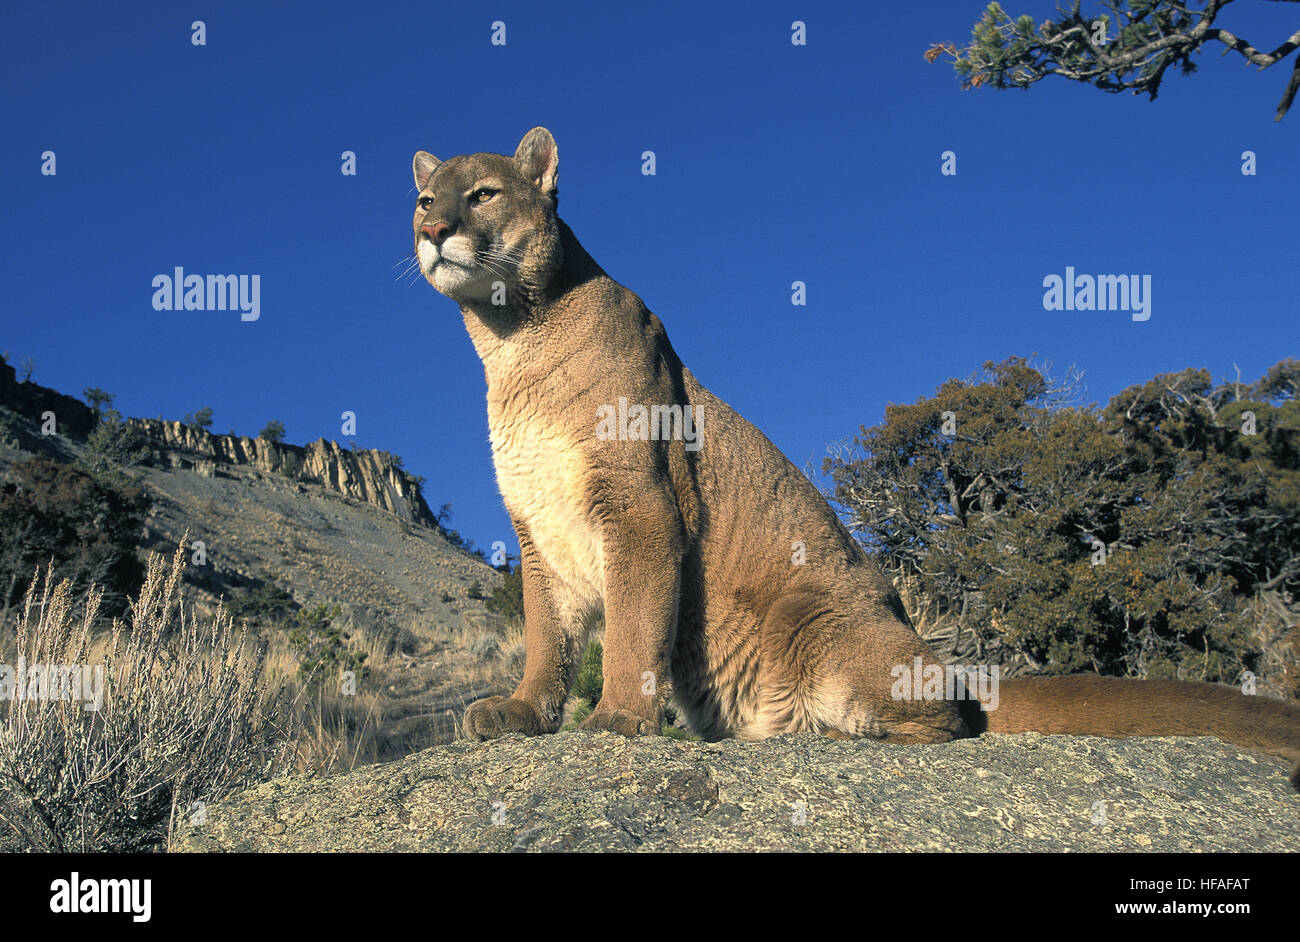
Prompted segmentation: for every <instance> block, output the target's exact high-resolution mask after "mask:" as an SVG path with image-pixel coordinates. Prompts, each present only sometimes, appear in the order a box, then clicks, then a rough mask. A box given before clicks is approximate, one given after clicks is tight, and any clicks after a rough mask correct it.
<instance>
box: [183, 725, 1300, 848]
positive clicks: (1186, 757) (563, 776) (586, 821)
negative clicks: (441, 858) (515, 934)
mask: <svg viewBox="0 0 1300 942" xmlns="http://www.w3.org/2000/svg"><path fill="white" fill-rule="evenodd" d="M1297 849H1300V795H1298V794H1296V793H1295V792H1294V791H1293V790H1292V789H1291V788H1290V786H1289V785H1288V784H1287V782H1286V778H1285V773H1284V770H1283V768H1282V766H1281V765H1280V764H1278V763H1276V762H1274V761H1272V760H1270V759H1268V758H1267V757H1262V756H1258V755H1254V754H1247V753H1243V752H1240V751H1238V750H1237V749H1235V748H1233V747H1230V746H1226V745H1224V744H1222V743H1220V742H1218V741H1217V740H1214V739H1188V738H1160V739H1128V740H1108V739H1097V738H1091V737H1073V736H1042V735H1039V734H1032V733H1031V734H1027V735H1022V736H988V737H984V738H982V739H977V740H965V741H961V742H956V743H947V744H943V745H927V746H884V745H880V744H878V743H873V742H867V741H859V742H853V741H843V740H829V739H824V738H821V737H817V736H811V735H801V736H784V737H780V738H777V739H771V740H767V741H764V742H740V741H736V740H729V741H724V742H720V743H700V742H687V741H680V740H673V739H667V738H662V737H649V738H639V739H626V738H624V737H622V736H619V735H616V734H612V733H589V732H574V733H561V734H558V735H555V736H540V737H536V738H532V739H523V738H520V737H512V738H507V739H503V740H497V741H495V742H488V743H478V744H474V743H466V742H459V743H453V744H451V745H447V746H439V747H435V748H432V749H428V750H425V751H423V752H419V753H415V754H412V755H410V756H407V757H406V758H405V759H401V760H399V761H396V762H392V763H387V764H383V765H372V766H368V767H365V768H363V769H359V770H357V771H356V772H353V773H350V774H347V775H342V776H336V777H329V778H289V779H280V780H277V781H275V782H271V783H268V784H265V785H262V786H260V787H258V788H255V789H251V790H249V791H247V792H244V793H242V794H240V795H237V796H235V797H233V798H232V799H230V800H229V801H227V802H224V803H221V804H218V805H214V806H210V807H209V808H208V809H207V817H206V821H205V822H204V823H203V824H189V823H187V824H186V825H185V826H184V827H182V828H181V829H180V831H179V836H178V840H177V844H176V846H175V847H173V850H181V851H492V852H504V851H511V850H514V851H523V850H527V851H557V850H577V851H604V850H619V851H624V850H626V851H632V850H640V851H672V850H732V851H763V850H791V851H796V850H798V851H807V850H816V851H835V850H855V851H899V850H912V851H923V850H924V851H932V850H946V851H1189V850H1190V851H1294V850H1297Z"/></svg>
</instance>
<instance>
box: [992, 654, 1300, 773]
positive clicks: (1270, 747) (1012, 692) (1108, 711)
mask: <svg viewBox="0 0 1300 942" xmlns="http://www.w3.org/2000/svg"><path fill="white" fill-rule="evenodd" d="M974 712H978V713H981V714H982V717H983V719H979V718H974V717H972V718H973V719H974V726H975V731H976V732H990V733H1028V732H1035V733H1062V734H1072V735H1078V736H1110V737H1119V736H1217V737H1218V738H1219V739H1223V740H1226V741H1227V742H1230V743H1234V744H1235V745H1238V746H1242V747H1245V748H1248V749H1259V750H1262V751H1264V752H1269V753H1272V754H1273V755H1275V756H1279V757H1281V758H1283V759H1285V760H1286V761H1287V763H1288V764H1289V766H1290V768H1291V775H1290V781H1291V784H1292V785H1293V786H1294V787H1295V788H1296V789H1297V790H1300V705H1297V704H1294V703H1288V702H1284V701H1281V700H1271V699H1268V698H1265V697H1253V696H1248V695H1246V694H1243V693H1241V691H1240V690H1239V689H1238V688H1236V687H1225V686H1222V685H1220V684H1203V683H1193V682H1189V681H1181V680H1127V679H1124V678H1121V677H1100V676H1098V675H1096V674H1075V675H1070V676H1064V677H1017V678H1013V679H1011V680H1006V681H1003V682H1002V683H1001V684H1000V685H999V690H998V705H997V708H996V709H993V710H989V711H987V712H985V711H974Z"/></svg>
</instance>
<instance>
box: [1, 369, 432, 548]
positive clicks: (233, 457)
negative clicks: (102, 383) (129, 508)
mask: <svg viewBox="0 0 1300 942" xmlns="http://www.w3.org/2000/svg"><path fill="white" fill-rule="evenodd" d="M0 406H3V407H4V408H7V409H9V410H10V411H12V412H13V413H15V414H16V415H18V416H20V417H21V418H22V419H24V420H25V421H24V422H23V423H22V424H23V425H24V426H26V427H27V428H26V429H16V430H15V433H16V434H18V436H19V439H20V443H21V444H22V445H23V446H24V447H26V448H28V449H29V450H46V449H42V448H41V447H40V446H41V445H42V442H41V441H40V438H41V436H39V434H37V433H36V432H35V430H36V429H39V427H40V425H41V422H42V416H43V415H44V414H45V413H47V412H52V413H53V414H54V417H55V421H56V423H57V432H58V434H59V435H60V436H62V437H63V438H66V439H69V440H71V441H73V442H77V443H83V442H85V440H86V436H88V435H89V434H90V432H91V430H92V429H93V428H94V427H95V423H96V422H97V421H98V419H97V418H96V416H95V413H94V410H92V409H91V408H90V406H88V405H86V404H85V403H84V402H82V401H81V400H80V399H75V398H73V397H72V396H65V395H64V394H63V393H60V392H56V391H55V390H53V389H47V388H46V387H44V386H41V385H39V384H37V383H32V382H25V383H20V382H18V379H17V374H16V373H15V371H14V368H13V367H12V366H10V365H9V364H8V363H4V362H0ZM127 424H129V425H130V426H131V427H132V428H134V429H136V430H137V431H138V432H139V433H140V434H141V435H142V436H143V437H144V439H145V445H146V447H147V448H148V449H149V452H150V456H151V459H152V463H153V464H155V465H157V466H159V467H164V468H168V467H170V468H179V469H184V470H189V471H195V472H197V473H198V474H201V475H204V476H205V477H216V476H220V475H221V474H222V469H223V467H224V468H237V467H248V468H252V469H254V470H257V471H265V472H274V473H277V474H282V475H284V476H286V477H288V478H291V479H293V480H297V481H304V482H313V483H317V484H322V485H324V486H325V487H327V488H329V489H330V490H333V491H337V492H338V493H340V494H343V495H345V496H347V497H351V498H354V499H356V500H359V501H362V502H364V503H367V504H373V505H374V506H376V507H379V508H381V509H383V510H386V511H388V512H389V513H391V514H393V515H395V516H396V517H398V518H399V519H401V520H405V521H407V522H409V523H419V524H423V525H425V526H429V527H436V526H437V520H436V519H435V518H434V516H433V513H432V512H431V511H430V510H429V505H428V504H427V503H425V500H424V498H423V497H422V496H421V494H420V486H419V484H418V482H417V481H416V479H415V477H414V476H412V475H410V474H408V473H407V472H406V471H404V470H402V469H401V468H400V467H398V464H397V459H396V458H394V457H393V455H391V454H389V453H388V452H386V451H375V450H373V449H367V450H364V451H354V450H352V449H350V448H344V447H341V446H340V445H339V444H338V442H332V441H326V440H325V439H323V438H322V439H320V440H319V441H315V442H312V443H311V444H309V445H307V446H305V447H304V446H301V445H283V444H275V443H273V442H268V441H264V440H262V439H260V438H248V437H247V436H243V435H213V434H212V433H210V432H207V431H205V430H203V429H201V428H194V427H193V426H188V425H184V424H182V423H181V422H168V421H164V420H162V419H128V420H127ZM24 431H26V432H27V434H23V432H24Z"/></svg>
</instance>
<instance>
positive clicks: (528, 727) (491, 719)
mask: <svg viewBox="0 0 1300 942" xmlns="http://www.w3.org/2000/svg"><path fill="white" fill-rule="evenodd" d="M461 726H462V727H463V729H464V731H465V735H466V736H467V737H469V738H470V739H475V740H480V739H496V738H497V737H498V736H504V735H506V734H507V733H523V734H524V735H525V736H536V735H537V734H539V733H544V732H546V728H545V727H544V726H543V725H542V718H541V717H540V716H538V715H537V711H536V710H534V709H533V705H532V704H531V703H528V702H526V701H524V700H515V699H513V698H509V697H488V698H486V699H484V700H478V701H476V702H474V703H471V704H470V705H469V709H467V710H466V711H465V719H464V721H463V722H462V723H461Z"/></svg>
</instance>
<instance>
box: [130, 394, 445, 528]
mask: <svg viewBox="0 0 1300 942" xmlns="http://www.w3.org/2000/svg"><path fill="white" fill-rule="evenodd" d="M128 424H129V425H130V426H131V427H132V428H135V429H137V430H138V431H139V432H140V433H141V434H142V435H143V436H144V438H145V440H146V442H147V443H148V445H149V448H150V450H151V452H152V454H153V458H154V460H155V461H156V462H158V463H160V464H162V465H164V466H170V467H173V468H181V469H184V470H188V471H195V472H197V473H199V474H202V475H205V476H207V477H214V476H216V475H219V474H221V471H222V466H228V467H250V468H253V469H255V470H258V471H265V472H268V473H276V474H283V475H285V476H286V477H289V478H292V479H294V480H299V481H311V482H314V483H317V484H323V485H324V486H325V487H328V488H329V489H330V490H333V491H337V492H338V493H340V494H343V495H345V496H347V497H352V498H355V499H356V500H360V501H363V502H365V503H367V504H374V505H375V506H376V507H380V508H382V509H384V510H386V511H388V512H389V513H391V514H393V515H395V516H397V517H398V518H400V519H402V520H406V521H408V522H411V523H420V524H423V525H425V526H429V527H435V526H437V520H436V519H435V518H434V516H433V513H432V512H431V511H430V510H429V505H428V504H427V503H425V500H424V498H423V497H422V496H421V494H420V487H419V484H418V483H417V481H416V479H415V478H414V477H413V476H412V475H410V474H407V473H406V472H405V471H403V470H402V469H401V468H399V467H398V466H397V463H396V459H395V458H394V457H393V456H392V455H391V454H389V453H388V452H386V451H375V450H373V449H366V450H364V451H354V450H352V449H350V448H343V447H341V446H340V445H339V444H338V442H333V441H326V440H325V439H323V438H322V439H319V440H317V441H314V442H311V443H310V444H308V445H306V446H305V447H304V446H301V445H285V444H277V443H275V442H268V441H265V440H264V439H260V438H249V437H248V436H246V435H213V434H212V433H210V432H207V431H205V430H203V429H200V428H194V427H193V426H189V425H184V424H183V423H181V422H168V421H163V420H160V419H129V420H128Z"/></svg>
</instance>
